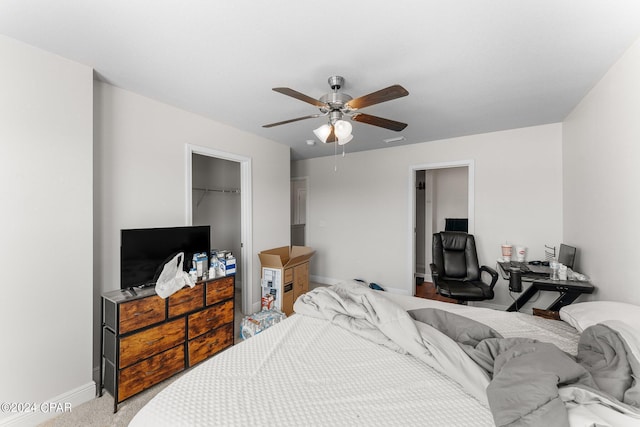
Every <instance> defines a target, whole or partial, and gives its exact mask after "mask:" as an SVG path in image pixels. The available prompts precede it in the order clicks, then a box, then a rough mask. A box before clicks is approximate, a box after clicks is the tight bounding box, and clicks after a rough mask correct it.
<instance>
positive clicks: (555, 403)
mask: <svg viewBox="0 0 640 427" xmlns="http://www.w3.org/2000/svg"><path fill="white" fill-rule="evenodd" d="M409 314H410V315H411V316H412V317H413V318H414V319H415V320H417V321H420V322H424V323H426V324H428V325H430V326H432V327H434V328H436V329H438V330H440V331H441V332H442V333H444V334H445V335H447V336H448V337H449V338H451V339H452V340H454V341H455V342H457V343H458V345H459V346H460V347H461V348H462V349H463V350H464V351H465V353H466V354H467V355H469V357H470V358H471V359H473V360H474V361H475V362H476V363H477V364H478V365H479V366H480V367H482V368H483V369H484V370H485V371H486V372H487V373H488V374H489V375H490V376H491V377H492V379H491V382H490V384H489V386H488V387H487V397H488V401H489V406H490V408H491V412H492V414H493V417H494V421H495V423H496V425H497V426H545V427H550V426H569V417H568V412H567V409H566V406H565V404H564V402H563V399H562V398H561V397H560V393H559V389H560V387H563V386H566V385H574V386H579V387H583V388H585V389H587V390H590V391H591V392H594V393H597V394H601V395H602V396H603V397H604V398H605V399H606V400H612V399H613V400H617V401H618V402H620V403H621V405H622V406H627V407H631V408H632V410H634V409H633V408H636V409H640V394H639V393H640V383H639V382H638V381H637V380H636V379H635V378H634V370H635V374H636V375H637V374H638V373H639V372H640V371H638V361H637V359H635V357H633V354H632V352H631V351H630V349H629V348H628V347H627V345H626V343H625V341H624V339H622V338H621V337H620V335H619V334H618V333H617V332H616V331H615V330H613V329H611V328H609V327H608V326H605V325H602V324H598V325H595V326H592V327H590V328H588V329H587V330H585V331H584V333H583V334H582V336H581V338H580V342H579V347H578V356H577V359H574V358H573V357H571V356H570V355H568V354H566V353H564V352H563V351H561V350H560V349H559V348H558V347H556V346H555V345H553V344H549V343H544V342H538V341H536V340H532V339H527V338H503V337H502V336H501V335H500V334H499V333H497V332H496V331H494V330H493V329H491V328H490V327H488V326H486V325H483V324H481V323H478V322H476V321H474V320H471V319H468V318H465V317H462V316H458V315H455V314H452V313H449V312H446V311H442V310H437V309H431V308H425V309H419V310H412V311H409Z"/></svg>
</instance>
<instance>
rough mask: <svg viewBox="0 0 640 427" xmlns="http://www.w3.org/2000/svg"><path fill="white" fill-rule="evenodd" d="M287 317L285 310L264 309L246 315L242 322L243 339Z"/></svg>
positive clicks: (241, 334) (241, 332) (241, 335)
mask: <svg viewBox="0 0 640 427" xmlns="http://www.w3.org/2000/svg"><path fill="white" fill-rule="evenodd" d="M286 317H287V316H286V315H285V314H284V313H283V312H281V311H278V310H263V311H260V312H258V313H255V314H252V315H251V316H246V317H245V318H244V319H242V322H241V323H240V337H241V338H242V339H247V338H251V337H252V336H254V335H257V334H259V333H260V332H262V331H264V330H265V329H267V328H268V327H270V326H273V325H275V324H276V323H280V322H281V321H282V320H283V319H285V318H286Z"/></svg>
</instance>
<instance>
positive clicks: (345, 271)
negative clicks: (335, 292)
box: [292, 124, 562, 306]
mask: <svg viewBox="0 0 640 427" xmlns="http://www.w3.org/2000/svg"><path fill="white" fill-rule="evenodd" d="M356 136H357V134H356ZM561 136H562V126H561V125H560V124H551V125H545V126H537V127H530V128H524V129H515V130H509V131H503V132H494V133H487V134H482V135H473V136H467V137H461V138H453V139H448V140H441V141H432V142H426V143H421V144H412V145H406V146H401V147H393V148H387V149H383V150H374V151H364V152H357V153H347V155H346V157H344V158H339V159H338V171H337V172H334V167H333V165H334V158H333V157H323V158H317V159H311V160H302V161H297V162H294V163H293V166H292V172H293V176H308V194H307V195H308V204H309V216H308V222H307V227H308V232H307V236H308V242H307V244H308V246H311V247H313V248H315V249H316V250H317V253H316V255H315V256H314V257H313V258H312V261H311V274H312V275H313V276H314V278H315V279H316V280H320V281H325V282H328V283H331V282H332V281H335V280H342V279H351V278H355V277H362V278H364V279H366V280H369V281H373V282H377V283H380V284H381V285H383V286H386V287H389V288H392V290H395V291H398V292H404V293H410V292H411V291H412V289H413V283H412V282H413V264H412V260H411V247H412V244H411V241H412V239H411V233H412V225H411V224H410V221H411V218H412V214H411V212H412V209H413V206H412V205H411V200H412V197H413V196H412V194H413V191H414V189H413V180H412V176H411V175H412V173H413V172H412V171H411V168H412V167H413V166H416V165H424V164H429V163H442V162H453V161H460V160H474V162H475V177H474V179H475V235H476V239H477V241H476V244H477V249H478V255H479V258H480V262H481V263H483V264H487V265H490V266H495V265H496V259H497V257H498V256H499V255H500V244H501V243H503V242H504V241H507V240H508V241H510V242H513V243H515V244H524V245H526V246H528V247H529V249H530V257H531V258H532V259H533V258H539V257H542V256H543V255H544V245H545V244H556V245H557V244H559V243H560V242H561V237H562V172H561V164H562V147H561V145H562V141H561ZM364 143H366V141H358V140H357V137H356V138H355V139H354V140H353V141H352V142H350V144H364ZM523 183H526V185H524V184H523ZM496 292H497V296H496V298H495V299H494V300H493V301H492V303H493V304H495V305H501V306H507V305H509V304H510V303H511V302H512V300H511V297H510V296H509V294H508V291H507V284H506V282H504V281H502V280H501V281H500V282H499V283H498V285H497V289H496Z"/></svg>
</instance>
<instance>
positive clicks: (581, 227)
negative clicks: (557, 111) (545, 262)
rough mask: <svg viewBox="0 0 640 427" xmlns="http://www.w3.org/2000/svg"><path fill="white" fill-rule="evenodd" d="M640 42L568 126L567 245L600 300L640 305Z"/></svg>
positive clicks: (565, 146) (565, 163)
mask: <svg viewBox="0 0 640 427" xmlns="http://www.w3.org/2000/svg"><path fill="white" fill-rule="evenodd" d="M638 76H640V40H638V41H636V42H635V44H633V45H632V46H631V48H630V49H629V50H628V51H627V52H626V53H625V55H623V56H622V58H621V59H620V60H619V61H618V62H617V63H616V64H615V65H614V66H613V67H612V68H611V69H610V70H609V72H608V73H607V74H606V75H605V76H604V78H603V79H602V80H601V81H600V82H599V83H598V85H596V86H595V87H594V88H593V89H592V90H591V92H590V93H589V94H588V95H587V96H586V97H585V98H584V99H583V100H582V102H581V103H580V104H579V105H578V106H577V107H576V108H575V109H574V111H573V112H572V113H571V114H570V115H569V116H568V117H567V119H566V120H565V122H564V132H563V141H564V144H563V159H564V161H563V175H564V196H563V203H564V240H565V241H566V242H567V243H569V244H572V245H575V246H577V247H578V258H577V262H578V268H579V269H581V270H583V271H584V272H585V273H586V274H587V275H589V276H590V277H591V278H592V280H593V283H594V285H595V286H596V287H597V291H596V293H595V294H594V295H593V299H599V300H614V301H626V302H632V303H635V304H640V292H639V291H638V271H637V270H636V267H635V262H637V260H638V259H640V243H639V242H640V231H639V229H638V224H639V219H640V191H639V189H640V186H639V183H640V167H639V165H640V119H639V118H640V79H639V78H638Z"/></svg>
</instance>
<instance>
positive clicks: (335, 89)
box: [262, 76, 409, 145]
mask: <svg viewBox="0 0 640 427" xmlns="http://www.w3.org/2000/svg"><path fill="white" fill-rule="evenodd" d="M343 85H344V77H341V76H331V77H329V86H330V87H331V89H332V92H330V93H327V94H325V95H322V96H321V97H320V99H314V98H311V97H310V96H307V95H305V94H303V93H300V92H298V91H295V90H293V89H289V88H287V87H274V88H273V90H274V91H276V92H279V93H281V94H283V95H287V96H291V97H293V98H296V99H299V100H300V101H303V102H306V103H308V104H311V105H314V106H316V107H318V108H319V109H320V113H316V114H310V115H308V116H303V117H297V118H295V119H290V120H285V121H282V122H276V123H270V124H267V125H263V126H262V127H265V128H270V127H274V126H279V125H284V124H287V123H292V122H297V121H299V120H305V119H313V118H317V117H325V116H328V117H329V123H328V124H325V125H323V126H320V127H319V128H318V129H316V130H314V131H313V132H314V133H315V134H316V136H317V137H318V138H319V139H320V140H321V141H322V142H338V144H340V145H343V144H346V143H347V142H349V141H351V139H352V138H353V135H351V130H352V127H351V123H349V122H347V121H345V120H343V118H344V117H348V118H349V119H350V120H353V121H356V122H360V123H366V124H368V125H373V126H378V127H382V128H385V129H390V130H393V131H396V132H399V131H401V130H403V129H404V128H406V127H407V124H406V123H402V122H397V121H395V120H390V119H384V118H382V117H377V116H372V115H370V114H364V113H360V112H359V111H358V110H360V109H361V108H365V107H369V106H371V105H375V104H379V103H381V102H386V101H391V100H393V99H396V98H401V97H403V96H407V95H409V92H408V91H407V90H406V89H405V88H403V87H402V86H400V85H393V86H389V87H387V88H384V89H380V90H378V91H376V92H372V93H370V94H368V95H364V96H361V97H358V98H355V99H354V98H352V97H351V96H350V95H347V94H346V93H344V92H340V88H341V87H342V86H343Z"/></svg>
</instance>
